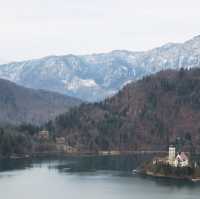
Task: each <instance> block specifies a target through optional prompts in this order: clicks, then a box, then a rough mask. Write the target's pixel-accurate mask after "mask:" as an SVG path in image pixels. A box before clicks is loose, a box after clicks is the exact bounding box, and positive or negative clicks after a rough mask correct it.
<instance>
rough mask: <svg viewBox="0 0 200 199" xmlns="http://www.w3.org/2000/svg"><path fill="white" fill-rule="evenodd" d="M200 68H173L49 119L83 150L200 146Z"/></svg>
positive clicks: (54, 129)
mask: <svg viewBox="0 0 200 199" xmlns="http://www.w3.org/2000/svg"><path fill="white" fill-rule="evenodd" d="M199 121H200V69H191V70H184V69H181V70H180V71H174V70H167V71H162V72H159V73H157V74H156V75H152V76H148V77H145V78H144V79H142V80H140V81H137V82H136V83H131V84H129V85H127V86H126V87H125V88H124V89H123V90H121V91H120V92H119V93H118V94H117V95H116V96H114V97H111V98H109V99H106V100H105V101H103V102H101V103H94V104H83V105H81V106H80V107H78V108H74V109H72V110H71V111H70V112H68V113H66V114H64V115H61V116H59V117H57V119H56V120H55V121H54V122H49V123H48V124H47V127H48V128H49V130H50V131H52V132H54V133H55V134H56V135H63V136H65V137H66V138H67V141H68V144H69V145H71V146H73V147H77V148H79V149H80V150H91V151H96V150H111V149H112V150H142V149H144V150H148V149H156V150H159V149H166V147H167V146H168V145H169V144H170V143H172V142H174V143H176V144H179V145H181V146H184V147H185V148H187V149H188V148H189V147H191V146H194V147H195V148H196V149H197V150H199V149H200V122H199Z"/></svg>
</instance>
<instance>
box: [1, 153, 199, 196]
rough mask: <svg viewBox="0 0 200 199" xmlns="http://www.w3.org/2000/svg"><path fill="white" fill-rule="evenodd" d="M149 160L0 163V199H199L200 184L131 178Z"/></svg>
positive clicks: (55, 159)
mask: <svg viewBox="0 0 200 199" xmlns="http://www.w3.org/2000/svg"><path fill="white" fill-rule="evenodd" d="M149 158H150V157H149V156H139V155H134V156H115V157H67V158H51V159H49V158H48V159H47V158H46V159H32V160H2V161H0V199H199V198H200V184H193V183H188V182H182V181H173V180H164V179H153V178H146V177H140V176H137V175H133V174H132V169H135V168H137V167H138V165H139V164H141V162H143V161H144V160H146V159H149Z"/></svg>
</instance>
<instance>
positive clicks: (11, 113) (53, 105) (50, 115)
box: [0, 79, 81, 125]
mask: <svg viewBox="0 0 200 199" xmlns="http://www.w3.org/2000/svg"><path fill="white" fill-rule="evenodd" d="M80 103H81V101H80V100H78V99H75V98H72V97H67V96H63V95H61V94H57V93H54V92H47V91H44V90H34V89H29V88H25V87H22V86H18V85H16V84H15V83H12V82H10V81H7V80H3V79H0V113H1V114H0V124H6V123H9V124H20V123H31V124H37V125H38V124H43V123H45V122H47V121H48V120H50V119H54V118H55V117H56V116H57V115H59V114H61V113H64V112H66V111H68V110H69V108H71V107H73V106H77V105H79V104H80Z"/></svg>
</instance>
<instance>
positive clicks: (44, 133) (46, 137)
mask: <svg viewBox="0 0 200 199" xmlns="http://www.w3.org/2000/svg"><path fill="white" fill-rule="evenodd" d="M38 139H39V140H43V141H45V140H49V131H39V133H38Z"/></svg>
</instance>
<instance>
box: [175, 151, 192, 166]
mask: <svg viewBox="0 0 200 199" xmlns="http://www.w3.org/2000/svg"><path fill="white" fill-rule="evenodd" d="M174 164H175V167H187V166H188V165H189V159H188V157H187V155H186V154H185V153H184V152H181V153H179V154H178V155H177V156H176V159H175V162H174Z"/></svg>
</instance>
